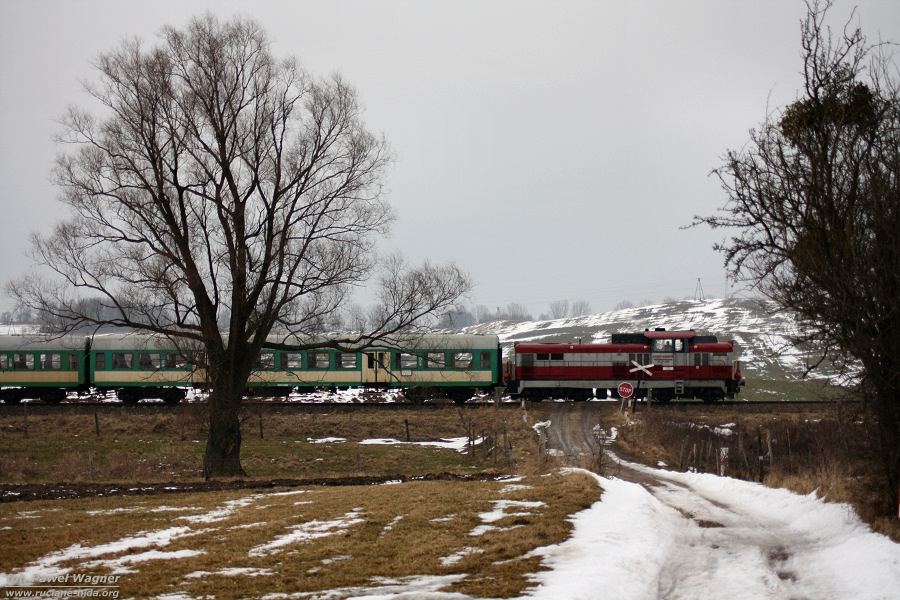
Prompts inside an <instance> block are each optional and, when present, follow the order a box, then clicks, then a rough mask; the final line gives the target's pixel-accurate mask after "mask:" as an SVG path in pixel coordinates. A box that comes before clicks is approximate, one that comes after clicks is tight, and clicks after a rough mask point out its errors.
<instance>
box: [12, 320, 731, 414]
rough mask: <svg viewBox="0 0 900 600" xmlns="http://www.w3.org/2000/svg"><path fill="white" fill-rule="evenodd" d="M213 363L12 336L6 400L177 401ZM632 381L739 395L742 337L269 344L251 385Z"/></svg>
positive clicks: (426, 391)
mask: <svg viewBox="0 0 900 600" xmlns="http://www.w3.org/2000/svg"><path fill="white" fill-rule="evenodd" d="M202 363H203V360H202V353H200V352H197V353H192V352H186V351H184V350H179V349H177V348H176V347H175V346H174V345H173V344H172V343H171V342H170V341H168V340H167V339H166V338H163V337H158V336H151V335H145V334H143V335H142V334H102V335H94V336H91V337H80V336H66V337H62V338H57V339H46V340H44V339H39V338H36V337H27V336H0V398H2V400H3V401H4V402H6V403H10V404H15V403H18V402H21V401H22V400H23V399H26V398H29V399H39V400H43V401H44V402H46V403H49V404H56V403H59V402H61V401H63V400H65V399H67V398H69V397H71V398H73V399H74V398H77V397H80V396H84V395H87V394H90V393H95V394H101V395H105V394H110V393H114V394H115V395H116V396H117V397H118V399H119V400H121V401H122V402H123V403H126V404H135V403H137V402H139V401H140V400H142V399H145V398H159V399H161V400H162V401H163V402H165V403H167V404H177V403H178V402H180V401H181V400H182V399H183V398H184V397H185V396H186V395H187V392H188V391H189V390H191V389H206V388H208V380H207V377H206V373H205V371H204V369H203V368H202ZM623 382H629V383H631V384H632V386H633V387H634V390H635V392H634V396H635V397H638V398H646V397H647V396H648V395H649V394H652V398H653V399H654V400H656V401H659V402H668V401H670V400H672V399H675V398H699V399H701V400H704V401H715V400H721V399H723V398H733V397H734V396H735V394H737V393H738V392H739V391H740V386H741V385H743V378H742V376H741V371H740V366H739V364H738V363H737V362H736V361H735V360H734V342H733V341H728V342H719V341H718V340H717V338H716V337H715V336H702V335H697V334H696V333H695V332H693V331H665V330H662V329H657V330H654V331H645V332H642V333H626V334H613V335H612V339H611V341H610V343H607V344H565V343H523V342H516V343H515V344H514V345H513V347H512V350H511V353H510V355H509V356H508V358H507V360H504V358H503V354H502V349H501V346H500V340H499V338H498V337H497V336H496V335H463V334H447V335H440V334H431V335H424V336H397V337H395V338H392V339H390V340H387V341H386V342H384V343H381V344H379V345H376V346H373V347H362V346H359V347H357V348H355V349H354V348H353V347H352V346H351V347H348V348H347V349H346V351H338V350H333V349H327V348H321V349H315V350H298V351H289V350H280V349H273V348H264V349H263V351H262V352H261V353H260V355H259V357H258V358H257V365H256V368H255V369H254V370H253V373H252V374H251V377H250V380H249V382H248V389H247V395H255V396H274V397H285V396H287V395H289V394H290V393H291V392H293V391H305V390H310V391H311V390H314V389H338V388H372V389H385V388H399V389H401V390H402V391H403V394H404V396H405V397H406V398H407V399H409V400H411V401H414V402H418V401H423V400H424V399H426V398H428V397H430V396H433V397H442V398H449V399H451V400H454V401H456V402H465V401H466V400H468V399H470V398H472V397H473V396H474V395H476V394H478V393H485V394H487V393H491V392H493V391H495V390H498V389H501V388H502V389H505V390H506V392H507V393H509V394H510V396H511V397H512V398H516V399H517V398H524V399H529V400H543V399H546V398H568V399H570V400H587V399H589V398H592V397H595V396H596V397H600V398H607V397H610V396H612V397H617V396H618V392H617V390H618V386H619V384H621V383H623Z"/></svg>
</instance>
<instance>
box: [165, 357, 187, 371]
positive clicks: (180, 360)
mask: <svg viewBox="0 0 900 600" xmlns="http://www.w3.org/2000/svg"><path fill="white" fill-rule="evenodd" d="M166 364H168V365H169V368H170V369H178V370H179V371H187V370H188V366H189V364H188V359H187V357H186V356H185V355H184V354H170V355H169V357H168V358H167V359H166Z"/></svg>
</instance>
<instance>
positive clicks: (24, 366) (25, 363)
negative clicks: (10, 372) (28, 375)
mask: <svg viewBox="0 0 900 600" xmlns="http://www.w3.org/2000/svg"><path fill="white" fill-rule="evenodd" d="M13 369H15V370H16V371H34V354H13Z"/></svg>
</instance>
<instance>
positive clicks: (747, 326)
mask: <svg viewBox="0 0 900 600" xmlns="http://www.w3.org/2000/svg"><path fill="white" fill-rule="evenodd" d="M656 327H665V328H666V329H669V330H675V329H693V330H695V331H696V332H697V333H700V334H707V335H716V336H718V337H719V339H720V340H734V341H735V343H736V344H735V345H736V349H737V350H736V354H737V358H738V359H739V360H740V361H741V368H742V370H743V371H744V374H745V375H748V376H753V377H763V378H767V379H785V378H787V379H793V378H796V377H797V376H798V375H799V374H800V373H801V372H802V369H803V367H804V365H805V364H806V353H805V352H803V351H801V350H798V349H796V348H793V347H791V346H790V345H789V344H788V336H789V335H790V334H791V333H792V332H795V331H796V329H797V323H796V320H795V317H794V315H793V314H790V313H785V312H779V311H776V310H775V309H774V307H773V306H772V305H771V304H768V303H766V302H764V301H760V300H751V299H747V298H728V299H716V300H693V301H692V300H684V301H680V302H670V303H667V304H656V305H653V306H642V307H636V308H628V309H624V310H617V311H611V312H605V313H600V314H596V315H588V316H583V317H572V318H566V319H557V320H553V321H528V322H511V321H497V322H493V323H482V324H480V325H476V326H473V327H468V328H466V329H465V330H464V331H465V332H467V333H494V334H497V335H499V336H500V341H501V342H502V343H503V344H504V346H505V347H510V346H511V345H512V343H513V342H517V341H545V342H574V341H578V340H581V341H582V342H584V343H594V342H596V343H602V342H608V341H609V337H610V334H612V333H620V332H633V331H643V330H644V329H654V328H656ZM827 375H829V374H828V373H822V374H820V376H827Z"/></svg>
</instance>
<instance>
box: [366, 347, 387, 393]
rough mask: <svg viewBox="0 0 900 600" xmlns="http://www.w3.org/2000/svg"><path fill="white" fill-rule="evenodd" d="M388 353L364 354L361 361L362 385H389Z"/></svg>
mask: <svg viewBox="0 0 900 600" xmlns="http://www.w3.org/2000/svg"><path fill="white" fill-rule="evenodd" d="M390 361H391V353H390V352H366V359H365V361H363V366H364V369H363V383H364V384H366V385H387V384H388V383H390V372H389V370H388V367H389V366H390Z"/></svg>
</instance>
